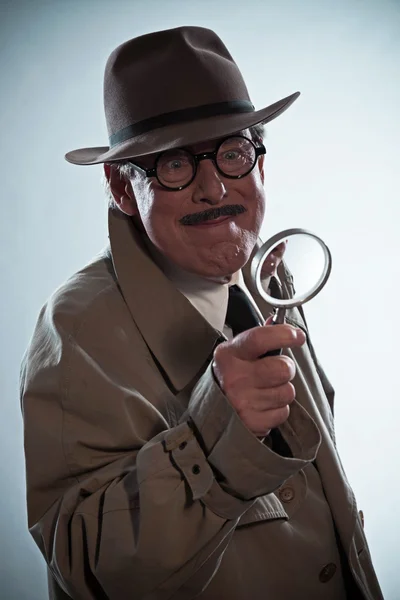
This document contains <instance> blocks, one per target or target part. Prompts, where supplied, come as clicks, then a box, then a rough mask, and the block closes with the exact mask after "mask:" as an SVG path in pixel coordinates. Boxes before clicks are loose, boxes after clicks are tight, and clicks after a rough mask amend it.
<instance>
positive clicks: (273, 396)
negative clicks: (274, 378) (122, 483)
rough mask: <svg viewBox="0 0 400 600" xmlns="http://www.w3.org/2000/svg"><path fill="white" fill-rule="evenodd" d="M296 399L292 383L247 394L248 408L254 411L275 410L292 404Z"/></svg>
mask: <svg viewBox="0 0 400 600" xmlns="http://www.w3.org/2000/svg"><path fill="white" fill-rule="evenodd" d="M295 397H296V390H295V387H294V385H293V384H292V383H290V382H288V383H285V384H284V385H280V386H278V387H274V388H270V389H266V390H254V392H253V393H252V394H250V395H249V394H247V402H246V404H247V408H248V409H249V410H252V411H256V412H257V411H259V412H261V411H266V410H275V409H276V408H283V407H284V406H286V405H287V404H291V403H292V402H293V401H294V399H295Z"/></svg>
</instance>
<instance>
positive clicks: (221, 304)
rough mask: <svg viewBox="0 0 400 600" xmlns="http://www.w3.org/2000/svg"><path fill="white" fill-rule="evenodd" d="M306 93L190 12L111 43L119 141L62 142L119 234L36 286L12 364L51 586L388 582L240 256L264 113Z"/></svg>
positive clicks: (334, 595)
mask: <svg viewBox="0 0 400 600" xmlns="http://www.w3.org/2000/svg"><path fill="white" fill-rule="evenodd" d="M297 96H298V94H293V95H292V96H289V97H288V98H285V99H283V100H281V101H279V102H277V103H276V104H274V105H272V106H269V107H267V108H265V109H262V110H259V111H255V109H254V107H253V106H252V104H251V102H250V100H249V97H248V93H247V90H246V86H245V84H244V81H243V79H242V76H241V74H240V71H239V69H238V67H237V66H236V64H235V62H234V61H233V59H232V57H231V55H230V54H229V52H228V51H227V49H226V47H225V46H224V44H223V43H222V41H221V40H220V39H219V38H218V37H217V35H216V34H215V33H213V32H212V31H210V30H207V29H203V28H198V27H181V28H177V29H172V30H168V31H163V32H158V33H154V34H149V35H145V36H141V37H139V38H135V39H133V40H130V41H128V42H126V43H125V44H123V45H122V46H120V47H118V48H117V49H116V50H115V51H114V52H113V53H112V54H111V56H110V58H109V60H108V63H107V67H106V72H105V87H104V101H105V112H106V118H107V125H108V129H109V136H110V146H109V147H100V148H86V149H81V150H76V151H73V152H70V153H69V154H68V155H67V159H68V160H69V161H70V162H73V163H76V164H98V163H104V168H105V174H106V177H107V180H108V182H109V186H110V190H111V194H112V197H113V206H112V207H111V208H110V212H109V233H110V248H108V249H107V250H106V251H105V252H104V253H103V254H101V255H100V256H99V257H98V258H97V259H96V260H95V261H94V262H92V263H91V264H90V265H88V266H87V267H85V268H84V269H83V270H82V271H80V272H79V273H77V274H76V275H75V276H73V277H72V278H71V279H70V280H69V281H68V282H67V283H66V284H65V285H64V286H62V287H61V288H60V289H59V290H57V292H56V293H55V294H54V295H53V296H52V298H51V299H50V300H49V302H48V303H47V304H46V305H45V307H44V308H43V310H42V313H41V315H40V318H39V322H38V324H37V327H36V330H35V334H34V336H33V340H32V343H31V345H30V348H29V349H28V351H27V354H26V356H25V358H24V365H23V371H22V386H21V387H22V406H23V414H24V424H25V453H26V469H27V502H28V525H29V529H30V532H31V534H32V536H33V537H34V539H35V541H36V543H37V545H38V546H39V548H40V550H41V552H42V554H43V556H44V558H45V560H46V563H47V565H48V576H49V577H48V578H49V593H50V597H51V598H55V599H57V600H59V599H62V598H63V599H64V598H74V599H77V600H89V599H91V600H92V599H101V598H104V599H105V598H109V599H111V600H124V599H128V598H129V599H130V600H132V599H141V600H142V599H143V600H144V599H146V600H150V599H151V600H156V599H157V600H166V599H167V598H168V599H170V598H171V599H174V600H177V599H190V598H201V599H204V600H221V599H222V600H223V599H225V598H226V599H229V600H246V599H250V598H254V599H258V598H260V599H261V598H263V599H264V598H265V599H269V600H272V599H274V600H276V599H278V598H279V599H282V600H299V599H300V598H301V599H302V598H307V600H317V599H321V598H324V599H328V600H329V599H332V600H333V599H335V600H336V599H337V600H339V599H340V600H342V599H344V598H351V599H355V598H363V599H365V600H372V599H374V600H375V599H380V598H382V595H381V592H380V589H379V584H378V582H377V580H376V577H375V573H374V570H373V566H372V564H371V558H370V554H369V551H368V547H367V542H366V540H365V537H364V534H363V530H362V524H361V520H360V517H359V515H358V511H357V507H356V504H355V500H354V495H353V493H352V490H351V488H350V486H349V484H348V482H347V479H346V477H345V474H344V472H343V469H342V466H341V463H340V460H339V457H338V454H337V452H336V448H335V441H334V431H333V417H332V402H333V390H332V388H331V387H330V385H329V383H328V381H327V379H326V377H325V375H324V373H323V371H322V370H321V368H320V366H319V365H318V363H317V362H316V359H315V355H314V352H313V349H312V346H311V343H310V340H309V336H308V332H307V329H306V325H305V322H304V320H303V318H302V315H301V314H300V313H299V311H298V310H297V309H293V310H291V311H290V314H289V321H290V323H292V324H291V325H289V324H285V325H277V326H270V325H268V324H266V325H265V326H259V325H263V324H264V319H268V316H269V315H270V314H271V307H270V306H268V305H266V303H265V302H264V301H263V300H262V299H261V298H260V296H259V295H258V294H257V291H256V290H255V289H254V288H253V287H252V282H251V280H250V278H249V274H248V272H249V261H250V260H251V256H252V254H253V253H254V252H255V251H256V248H257V244H258V242H257V238H258V234H259V231H260V227H261V224H262V220H263V217H264V208H265V196H264V189H263V182H264V154H265V147H264V146H263V144H262V139H261V129H260V127H259V124H260V123H265V122H268V121H270V120H272V119H273V118H275V117H277V116H278V115H279V114H281V113H282V112H283V111H284V110H285V109H286V108H287V107H288V106H289V105H290V104H291V103H292V102H293V101H294V100H295V99H296V98H297ZM281 250H282V249H281ZM281 257H282V252H281V254H280V255H279V253H278V255H277V256H276V257H275V261H276V264H277V263H278V262H279V261H280V259H281ZM280 267H282V268H283V263H282V264H281V265H280V266H279V267H278V270H279V268H280ZM274 275H275V273H271V286H272V284H273V283H274V282H275V285H281V288H280V290H281V292H282V293H283V294H290V282H289V280H285V271H284V269H283V270H282V272H281V275H282V277H281V281H280V282H279V283H278V281H277V279H276V278H275V276H274ZM238 306H239V308H237V307H238ZM240 307H241V308H240ZM277 348H283V349H284V353H283V355H282V356H265V357H264V358H260V357H261V356H262V355H265V354H266V353H267V352H269V351H273V350H275V349H277Z"/></svg>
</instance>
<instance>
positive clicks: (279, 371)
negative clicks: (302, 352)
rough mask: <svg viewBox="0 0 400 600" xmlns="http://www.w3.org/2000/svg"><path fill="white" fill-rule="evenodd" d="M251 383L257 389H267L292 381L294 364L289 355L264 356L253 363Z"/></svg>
mask: <svg viewBox="0 0 400 600" xmlns="http://www.w3.org/2000/svg"><path fill="white" fill-rule="evenodd" d="M253 366H254V369H253V373H252V385H253V387H255V388H257V389H268V388H274V387H276V386H280V385H284V384H285V383H288V382H289V381H292V379H293V378H294V376H295V374H296V365H295V363H294V361H293V360H292V359H291V358H290V357H289V356H284V355H283V356H266V357H264V358H261V359H260V360H258V361H256V362H255V363H253Z"/></svg>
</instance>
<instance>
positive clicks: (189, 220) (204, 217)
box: [179, 204, 247, 225]
mask: <svg viewBox="0 0 400 600" xmlns="http://www.w3.org/2000/svg"><path fill="white" fill-rule="evenodd" d="M246 211H247V208H245V207H244V206H243V205H242V204H226V205H225V206H219V207H218V208H209V209H208V210H204V211H202V212H199V213H193V214H191V215H185V216H184V217H182V219H179V223H181V225H198V224H199V223H203V222H204V221H212V220H214V219H218V217H225V216H236V215H241V214H242V213H244V212H246Z"/></svg>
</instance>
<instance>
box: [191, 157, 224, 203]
mask: <svg viewBox="0 0 400 600" xmlns="http://www.w3.org/2000/svg"><path fill="white" fill-rule="evenodd" d="M194 183H195V188H194V192H193V201H194V202H196V203H204V204H210V205H215V204H219V203H220V202H221V200H222V199H223V198H224V196H225V195H226V187H225V185H224V182H223V180H222V175H221V174H220V173H218V171H217V169H216V167H215V165H214V163H213V161H212V160H209V159H207V160H201V161H200V162H199V164H198V165H197V173H196V177H195V180H194Z"/></svg>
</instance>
